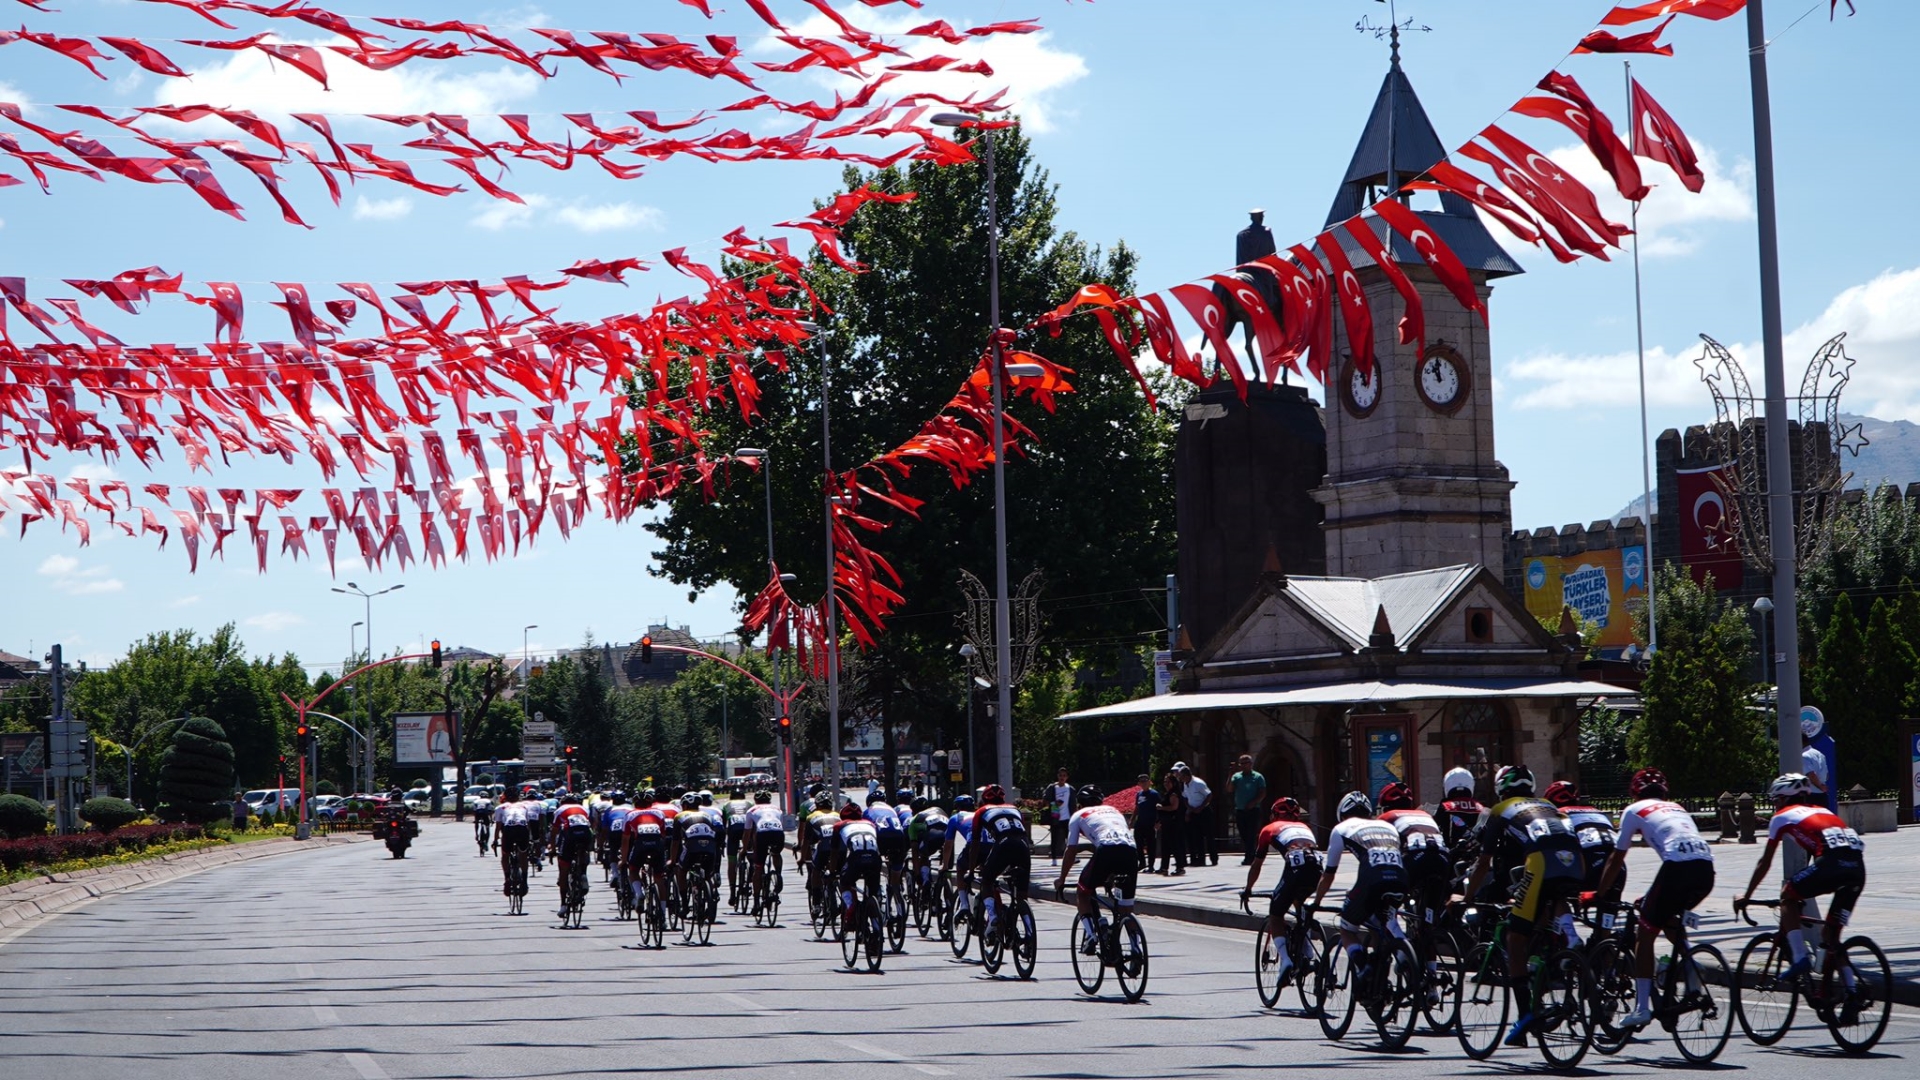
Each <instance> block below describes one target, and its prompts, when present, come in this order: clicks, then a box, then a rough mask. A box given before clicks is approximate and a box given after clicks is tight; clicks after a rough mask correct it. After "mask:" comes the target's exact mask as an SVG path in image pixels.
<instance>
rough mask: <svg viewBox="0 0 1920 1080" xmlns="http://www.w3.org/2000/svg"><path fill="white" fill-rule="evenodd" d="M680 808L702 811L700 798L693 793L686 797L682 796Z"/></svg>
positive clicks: (688, 793) (687, 794)
mask: <svg viewBox="0 0 1920 1080" xmlns="http://www.w3.org/2000/svg"><path fill="white" fill-rule="evenodd" d="M680 808H681V809H682V810H698V809H700V796H699V795H698V794H695V793H694V792H691V791H689V792H687V793H686V794H685V795H682V796H680Z"/></svg>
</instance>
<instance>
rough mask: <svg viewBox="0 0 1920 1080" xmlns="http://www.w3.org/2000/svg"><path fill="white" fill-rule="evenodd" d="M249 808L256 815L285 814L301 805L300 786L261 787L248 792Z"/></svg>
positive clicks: (246, 795)
mask: <svg viewBox="0 0 1920 1080" xmlns="http://www.w3.org/2000/svg"><path fill="white" fill-rule="evenodd" d="M242 798H244V799H246V802H247V809H248V810H249V811H251V812H252V814H253V816H254V817H263V816H265V815H267V814H284V813H287V812H289V811H291V810H293V809H295V808H296V807H298V806H299V805H300V789H299V788H260V789H256V790H254V791H249V792H247V793H246V794H245V795H244V796H242Z"/></svg>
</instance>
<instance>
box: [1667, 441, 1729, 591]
mask: <svg viewBox="0 0 1920 1080" xmlns="http://www.w3.org/2000/svg"><path fill="white" fill-rule="evenodd" d="M1725 469H1726V466H1724V465H1715V466H1714V467H1712V468H1710V469H1678V470H1675V472H1674V483H1675V484H1676V485H1677V486H1678V488H1679V489H1680V561H1681V563H1683V564H1684V565H1685V566H1686V568H1687V570H1688V571H1689V572H1690V573H1692V574H1693V580H1694V581H1695V582H1696V583H1698V584H1701V585H1704V584H1706V583H1707V575H1708V574H1712V575H1713V585H1714V588H1716V589H1718V590H1719V591H1721V592H1726V591H1727V590H1729V589H1737V588H1739V587H1740V583H1741V579H1742V578H1743V577H1745V576H1746V568H1745V566H1744V564H1743V563H1742V560H1741V558H1740V539H1739V537H1738V535H1737V534H1736V533H1735V532H1734V528H1735V524H1736V516H1735V513H1734V508H1733V507H1732V506H1731V505H1729V504H1728V502H1727V496H1726V492H1724V491H1723V490H1721V486H1720V485H1721V484H1723V483H1725V482H1726V476H1725V474H1724V473H1725Z"/></svg>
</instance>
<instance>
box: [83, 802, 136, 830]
mask: <svg viewBox="0 0 1920 1080" xmlns="http://www.w3.org/2000/svg"><path fill="white" fill-rule="evenodd" d="M140 816H141V815H140V808H139V807H137V806H135V805H133V804H132V803H130V802H128V801H127V800H125V799H88V800H87V801H86V802H84V803H82V804H81V805H80V818H81V820H83V821H85V822H86V823H87V824H89V825H91V826H93V827H94V828H96V829H99V830H100V831H101V832H103V833H110V832H112V831H113V830H115V829H118V828H120V827H121V826H122V825H131V824H133V823H134V822H136V821H139V820H140Z"/></svg>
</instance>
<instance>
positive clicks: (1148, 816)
mask: <svg viewBox="0 0 1920 1080" xmlns="http://www.w3.org/2000/svg"><path fill="white" fill-rule="evenodd" d="M1136 783H1138V784H1139V786H1140V790H1139V791H1138V792H1135V793H1134V796H1133V847H1134V850H1135V851H1137V852H1139V853H1140V871H1141V872H1142V873H1146V874H1151V873H1153V841H1154V832H1155V829H1156V828H1157V827H1158V825H1159V823H1160V804H1161V802H1162V801H1163V799H1164V796H1162V795H1161V794H1160V792H1159V790H1158V789H1157V788H1155V787H1154V786H1153V777H1151V776H1149V775H1147V774H1146V773H1141V774H1140V778H1139V779H1138V780H1137V781H1136Z"/></svg>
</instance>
